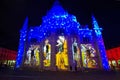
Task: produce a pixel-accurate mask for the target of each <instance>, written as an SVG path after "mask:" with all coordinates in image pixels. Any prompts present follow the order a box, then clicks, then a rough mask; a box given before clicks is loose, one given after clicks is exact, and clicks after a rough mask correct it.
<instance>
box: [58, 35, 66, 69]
mask: <svg viewBox="0 0 120 80" xmlns="http://www.w3.org/2000/svg"><path fill="white" fill-rule="evenodd" d="M56 46H57V48H58V52H57V54H56V66H57V68H58V69H60V70H67V69H68V68H67V67H68V53H67V40H66V39H65V37H64V36H59V37H58V40H57V45H56Z"/></svg>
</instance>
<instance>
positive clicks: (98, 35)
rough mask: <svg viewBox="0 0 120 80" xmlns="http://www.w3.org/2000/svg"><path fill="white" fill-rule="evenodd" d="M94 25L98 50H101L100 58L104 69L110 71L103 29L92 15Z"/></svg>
mask: <svg viewBox="0 0 120 80" xmlns="http://www.w3.org/2000/svg"><path fill="white" fill-rule="evenodd" d="M92 24H93V29H94V32H95V38H96V42H97V46H98V50H99V54H100V58H101V62H102V67H103V68H104V69H105V70H109V69H110V67H109V64H108V59H107V56H106V50H105V46H104V41H103V38H102V32H101V30H102V28H99V25H98V23H97V21H96V19H95V17H94V16H93V15H92Z"/></svg>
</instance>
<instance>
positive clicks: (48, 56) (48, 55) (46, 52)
mask: <svg viewBox="0 0 120 80" xmlns="http://www.w3.org/2000/svg"><path fill="white" fill-rule="evenodd" d="M43 63H44V66H45V67H49V66H50V64H51V45H50V44H49V40H48V39H46V40H45V45H44V60H43Z"/></svg>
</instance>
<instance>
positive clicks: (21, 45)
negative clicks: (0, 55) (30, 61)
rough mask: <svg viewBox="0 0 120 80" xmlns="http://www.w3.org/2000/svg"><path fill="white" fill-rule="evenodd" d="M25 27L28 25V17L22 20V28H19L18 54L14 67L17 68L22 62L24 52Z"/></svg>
mask: <svg viewBox="0 0 120 80" xmlns="http://www.w3.org/2000/svg"><path fill="white" fill-rule="evenodd" d="M27 27H28V17H26V19H25V21H24V25H23V28H22V29H21V30H20V42H19V48H18V55H17V59H16V68H19V67H20V65H21V64H22V59H23V54H24V47H25V46H24V44H25V41H26V36H27Z"/></svg>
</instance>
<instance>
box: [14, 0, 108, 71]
mask: <svg viewBox="0 0 120 80" xmlns="http://www.w3.org/2000/svg"><path fill="white" fill-rule="evenodd" d="M101 30H102V28H100V27H99V25H98V23H97V21H96V19H95V17H94V16H93V15H92V29H90V28H89V27H88V26H81V24H80V23H79V22H78V21H77V19H76V16H74V15H72V14H69V13H68V12H67V11H66V10H64V9H63V8H62V6H61V5H60V3H59V2H58V1H56V2H55V3H54V5H53V6H52V8H51V9H50V10H49V11H48V13H47V14H46V16H44V17H43V18H42V24H41V25H40V26H28V17H27V18H26V19H25V22H24V24H23V27H22V29H21V30H20V41H19V48H18V56H17V59H16V66H15V67H16V68H36V69H41V70H54V71H56V70H65V71H69V70H70V69H75V68H77V69H78V70H80V69H83V68H88V69H104V70H109V64H108V60H107V57H106V52H105V46H104V42H103V38H102V32H101Z"/></svg>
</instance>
